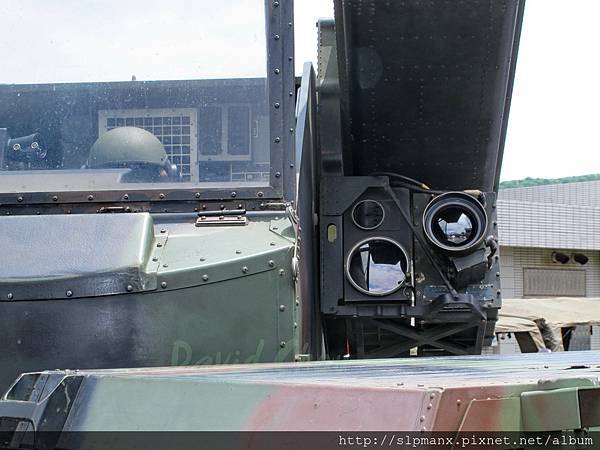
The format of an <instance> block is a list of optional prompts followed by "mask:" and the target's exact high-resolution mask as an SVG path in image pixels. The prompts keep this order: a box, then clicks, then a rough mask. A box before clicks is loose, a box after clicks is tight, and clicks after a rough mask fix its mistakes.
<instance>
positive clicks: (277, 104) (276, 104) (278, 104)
mask: <svg viewBox="0 0 600 450" xmlns="http://www.w3.org/2000/svg"><path fill="white" fill-rule="evenodd" d="M273 106H274V107H275V109H279V108H280V106H281V103H275V104H274V105H273Z"/></svg>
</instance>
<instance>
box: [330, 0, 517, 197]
mask: <svg viewBox="0 0 600 450" xmlns="http://www.w3.org/2000/svg"><path fill="white" fill-rule="evenodd" d="M523 9H524V0H506V1H495V0H468V1H467V0H463V1H460V2H455V1H451V2H449V1H443V0H434V1H420V0H406V1H392V2H383V1H379V0H336V1H335V16H336V31H337V47H338V58H339V64H340V84H341V91H342V120H343V124H344V128H345V129H344V133H343V135H344V136H346V137H347V140H346V142H344V159H345V164H347V163H346V161H348V160H350V161H351V162H352V164H351V166H352V168H353V172H354V173H347V174H346V175H370V174H371V173H373V172H378V171H388V172H396V173H399V174H402V175H408V176H410V177H412V178H415V179H418V180H420V181H422V182H424V183H426V184H428V185H430V186H431V187H432V188H435V189H442V190H463V189H481V190H483V191H492V190H495V188H496V185H497V182H498V177H499V172H500V165H501V162H502V152H503V148H504V141H505V135H506V126H507V119H508V112H509V106H510V98H511V93H512V83H513V79H514V71H515V62H516V55H517V50H518V42H519V36H520V29H521V23H522V18H523Z"/></svg>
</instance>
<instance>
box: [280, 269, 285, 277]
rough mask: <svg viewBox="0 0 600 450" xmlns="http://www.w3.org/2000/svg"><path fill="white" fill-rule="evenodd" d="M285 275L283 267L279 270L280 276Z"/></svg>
mask: <svg viewBox="0 0 600 450" xmlns="http://www.w3.org/2000/svg"><path fill="white" fill-rule="evenodd" d="M284 275H285V270H283V269H280V270H279V276H280V277H282V276H284Z"/></svg>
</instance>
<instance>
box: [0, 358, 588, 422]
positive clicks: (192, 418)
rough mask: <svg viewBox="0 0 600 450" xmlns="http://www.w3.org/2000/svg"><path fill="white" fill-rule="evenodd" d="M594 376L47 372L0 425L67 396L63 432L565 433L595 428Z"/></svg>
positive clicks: (489, 370)
mask: <svg viewBox="0 0 600 450" xmlns="http://www.w3.org/2000/svg"><path fill="white" fill-rule="evenodd" d="M598 366H600V354H599V353H584V352H581V353H577V352H573V353H568V352H565V353H560V354H558V353H556V354H552V353H540V354H534V355H531V354H530V355H515V356H511V357H506V356H504V357H468V356H467V357H444V358H427V359H400V360H398V359H394V360H369V361H360V362H358V361H356V362H350V361H348V362H340V361H329V362H314V363H302V364H301V365H300V364H294V363H292V364H289V363H287V364H263V365H248V366H213V367H202V368H201V367H186V368H183V367H182V368H161V369H122V370H104V371H66V372H65V371H55V372H44V373H43V374H41V375H40V374H29V375H24V376H23V377H22V378H21V379H20V381H19V382H18V383H17V384H16V385H15V387H13V389H12V391H11V392H9V393H8V395H7V397H6V398H5V400H4V401H3V402H1V403H0V416H6V415H10V414H11V407H12V406H14V404H15V403H23V402H15V401H14V400H21V401H34V400H35V398H33V397H35V396H36V395H37V396H39V398H43V395H42V392H41V391H43V390H44V389H45V390H46V391H47V392H45V394H50V392H52V393H51V394H50V398H52V397H55V399H56V398H61V397H62V398H65V396H67V395H68V396H70V402H69V403H68V404H69V406H68V408H67V410H68V414H67V415H66V418H65V420H64V425H63V429H64V430H65V431H77V430H85V431H106V430H109V431H140V430H153V431H161V430H162V431H203V430H204V431H336V430H353V431H390V430H397V431H400V430H402V431H411V430H412V431H451V432H469V431H482V430H484V431H488V432H493V431H502V432H508V431H533V430H535V431H554V430H569V429H580V428H589V427H593V426H598V425H600V402H599V401H598V399H599V398H600V397H599V395H598V394H599V393H600V389H599V388H600V383H599V378H598V372H597V371H596V369H597V367H598ZM42 385H43V386H44V388H43V389H42V390H41V391H40V392H37V394H36V393H35V392H36V389H35V388H34V389H33V392H34V393H33V394H30V393H31V392H32V390H31V389H28V386H33V387H35V386H42ZM75 385H76V387H74V386H75ZM52 390H53V391H52ZM23 392H26V393H27V394H22V393H23ZM19 393H21V394H19ZM55 403H56V402H55ZM44 407H45V405H44V404H43V403H40V404H38V405H37V408H39V409H40V410H43V408H44ZM42 416H43V414H42Z"/></svg>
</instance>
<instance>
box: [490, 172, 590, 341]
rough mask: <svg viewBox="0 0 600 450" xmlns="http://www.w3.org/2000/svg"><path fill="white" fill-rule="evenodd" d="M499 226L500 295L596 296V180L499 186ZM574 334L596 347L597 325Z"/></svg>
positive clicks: (505, 296) (579, 329)
mask: <svg viewBox="0 0 600 450" xmlns="http://www.w3.org/2000/svg"><path fill="white" fill-rule="evenodd" d="M498 228H499V238H500V246H501V257H502V269H501V280H502V291H503V297H504V298H522V299H523V301H527V298H528V297H538V298H539V297H544V298H545V297H589V298H599V297H600V180H597V181H586V182H578V183H567V184H550V185H542V186H534V187H520V188H511V189H501V190H500V193H499V198H498ZM581 314H583V315H585V311H581ZM574 334H575V335H574V339H573V340H572V341H571V342H572V344H571V349H575V348H577V349H589V348H590V347H592V348H594V349H600V327H592V329H591V330H590V327H577V328H576V330H575V331H574ZM502 345H504V347H510V346H511V345H512V344H510V345H508V346H507V345H506V343H503V342H501V346H502ZM503 352H504V350H503Z"/></svg>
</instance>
